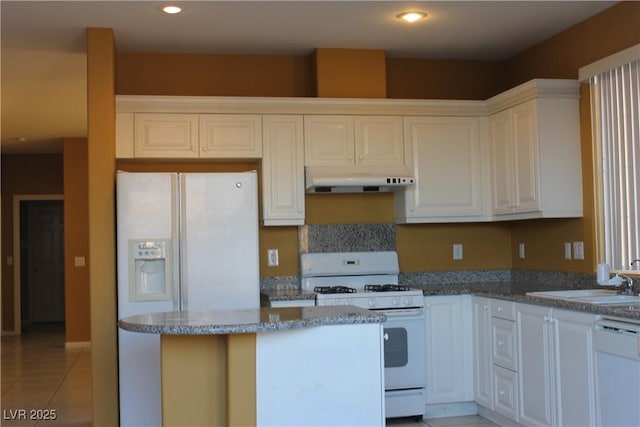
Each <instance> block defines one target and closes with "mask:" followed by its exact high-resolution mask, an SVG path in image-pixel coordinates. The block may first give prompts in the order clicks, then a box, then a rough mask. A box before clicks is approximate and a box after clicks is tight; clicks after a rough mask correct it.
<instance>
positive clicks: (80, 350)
mask: <svg viewBox="0 0 640 427" xmlns="http://www.w3.org/2000/svg"><path fill="white" fill-rule="evenodd" d="M0 348H1V355H0V358H1V362H2V363H1V365H2V370H1V378H2V381H1V383H2V395H1V399H0V400H1V401H2V402H1V407H2V414H1V418H0V424H1V425H2V426H3V427H4V426H7V427H8V426H11V427H18V426H20V427H22V426H36V425H37V426H43V425H56V426H69V427H70V426H75V427H84V426H91V424H92V423H91V419H92V413H91V411H92V408H91V405H92V403H91V350H90V349H89V348H87V347H70V348H65V344H64V325H63V324H47V325H38V326H36V327H31V328H28V329H27V328H25V330H24V331H23V334H22V335H21V336H4V337H2V343H1V346H0ZM47 417H48V418H50V419H49V420H45V419H44V418H47ZM51 418H54V419H51Z"/></svg>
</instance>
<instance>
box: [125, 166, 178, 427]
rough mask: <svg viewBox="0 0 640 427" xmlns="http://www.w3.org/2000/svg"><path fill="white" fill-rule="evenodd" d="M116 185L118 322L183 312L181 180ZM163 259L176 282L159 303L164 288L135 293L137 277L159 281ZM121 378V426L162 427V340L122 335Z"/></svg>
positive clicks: (147, 176)
mask: <svg viewBox="0 0 640 427" xmlns="http://www.w3.org/2000/svg"><path fill="white" fill-rule="evenodd" d="M116 184H117V187H116V194H117V252H118V254H117V260H118V318H123V317H127V316H132V315H135V314H142V313H150V312H158V311H171V310H174V309H178V308H179V301H178V297H179V292H178V289H179V287H178V285H177V283H178V275H177V273H178V269H177V268H175V267H176V266H177V257H176V254H177V253H178V248H177V242H178V239H177V235H176V230H177V225H178V223H177V214H178V205H177V198H176V196H175V194H176V192H175V190H176V189H177V175H176V174H168V173H127V172H119V173H118V174H117V178H116ZM147 241H155V242H158V241H162V242H165V243H166V245H169V246H167V247H165V248H164V251H162V252H158V251H157V250H154V249H153V247H152V246H153V245H146V244H144V245H143V242H147ZM141 245H143V246H141ZM147 246H149V247H147ZM141 251H142V252H146V253H141ZM164 257H168V259H165V261H166V262H171V263H172V268H170V269H168V270H167V271H171V273H170V276H171V277H165V278H164V279H166V281H167V286H168V289H169V291H168V293H169V295H164V296H160V297H159V296H158V295H160V294H162V293H163V292H161V291H159V290H158V289H160V288H161V287H162V286H160V285H157V284H155V282H153V280H152V283H148V284H147V285H149V286H147V287H146V289H145V287H143V288H140V289H138V290H137V291H136V286H135V283H134V281H135V280H136V277H138V278H140V277H141V276H148V277H147V279H148V278H150V277H154V278H155V277H156V276H158V275H159V274H160V273H161V271H156V270H157V269H156V267H157V264H158V260H161V259H164ZM136 259H137V261H136ZM170 260H171V261H170ZM132 268H133V272H132V271H131V270H132ZM138 270H139V271H138ZM132 280H133V281H132ZM154 280H155V279H154ZM154 289H155V290H154ZM171 294H173V298H170V295H171ZM141 296H142V297H141ZM118 373H119V399H120V425H121V426H136V427H138V426H159V425H162V413H161V408H162V405H161V402H162V399H161V394H160V390H161V388H160V336H159V335H154V334H140V333H135V332H127V331H124V330H122V329H120V330H118Z"/></svg>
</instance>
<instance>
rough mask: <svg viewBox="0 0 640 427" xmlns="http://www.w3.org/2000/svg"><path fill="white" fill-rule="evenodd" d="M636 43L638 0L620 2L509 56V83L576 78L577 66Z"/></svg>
mask: <svg viewBox="0 0 640 427" xmlns="http://www.w3.org/2000/svg"><path fill="white" fill-rule="evenodd" d="M637 43H640V2H637V1H624V2H620V3H618V4H616V5H615V6H612V7H610V8H609V9H606V10H604V11H603V12H601V13H599V14H597V15H595V16H593V17H591V18H589V19H587V20H585V21H583V22H580V23H578V24H576V25H574V26H573V27H571V28H569V29H567V30H565V31H563V32H561V33H560V34H557V35H555V36H553V37H551V38H549V39H547V40H545V41H544V42H542V43H540V44H538V45H536V46H534V47H533V48H531V49H529V50H526V51H525V52H523V53H521V54H520V55H518V56H516V57H514V58H512V59H510V60H509V61H508V65H507V71H508V74H507V75H508V77H509V80H510V83H511V84H510V85H511V86H515V85H517V84H520V83H523V82H525V81H527V80H530V79H533V78H563V79H577V78H578V69H579V68H580V67H582V66H584V65H587V64H590V63H592V62H595V61H597V60H599V59H601V58H604V57H606V56H609V55H611V54H613V53H615V52H618V51H621V50H623V49H626V48H628V47H630V46H633V45H635V44H637Z"/></svg>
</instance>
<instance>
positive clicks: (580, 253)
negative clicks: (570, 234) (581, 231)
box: [573, 242, 584, 259]
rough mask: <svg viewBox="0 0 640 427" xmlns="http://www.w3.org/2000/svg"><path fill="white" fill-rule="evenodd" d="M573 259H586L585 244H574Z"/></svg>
mask: <svg viewBox="0 0 640 427" xmlns="http://www.w3.org/2000/svg"><path fill="white" fill-rule="evenodd" d="M573 258H574V259H584V243H583V242H573Z"/></svg>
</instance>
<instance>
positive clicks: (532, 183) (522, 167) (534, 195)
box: [512, 100, 540, 213]
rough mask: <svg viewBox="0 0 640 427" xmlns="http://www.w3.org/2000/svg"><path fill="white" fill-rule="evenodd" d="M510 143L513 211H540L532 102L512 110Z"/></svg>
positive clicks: (535, 129)
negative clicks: (512, 146)
mask: <svg viewBox="0 0 640 427" xmlns="http://www.w3.org/2000/svg"><path fill="white" fill-rule="evenodd" d="M512 120H513V143H514V152H515V156H514V159H515V168H516V169H515V180H516V197H515V204H516V211H517V212H519V213H520V212H532V211H537V210H539V209H540V203H539V201H540V196H539V187H540V174H539V167H538V119H537V115H536V101H535V100H531V101H528V102H525V103H524V104H521V105H518V106H516V107H513V109H512Z"/></svg>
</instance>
